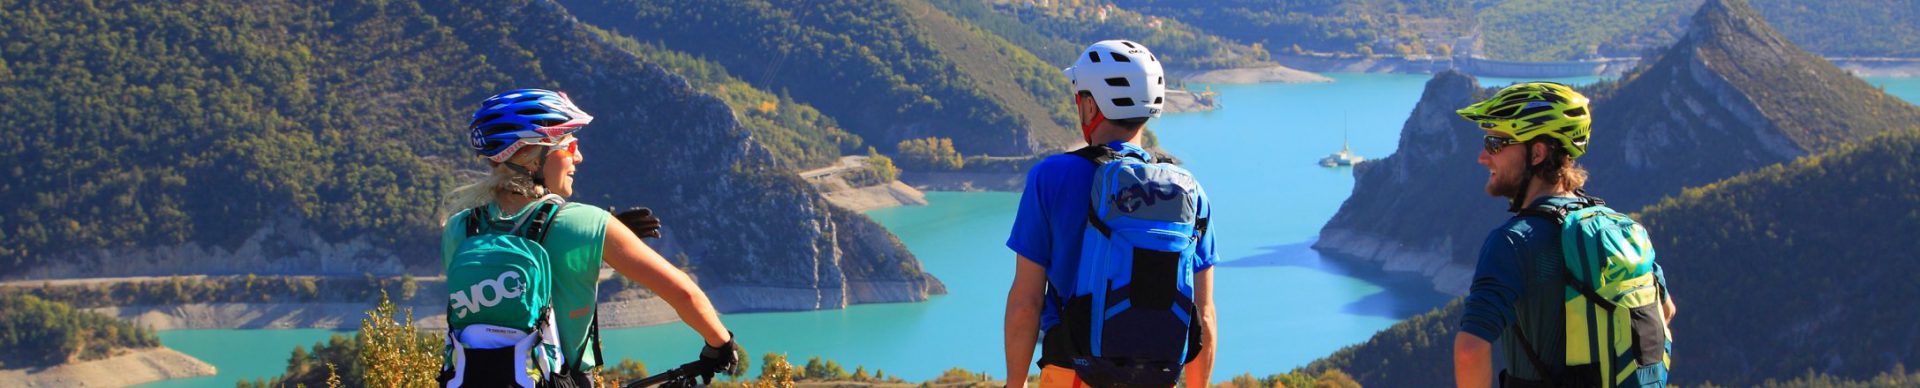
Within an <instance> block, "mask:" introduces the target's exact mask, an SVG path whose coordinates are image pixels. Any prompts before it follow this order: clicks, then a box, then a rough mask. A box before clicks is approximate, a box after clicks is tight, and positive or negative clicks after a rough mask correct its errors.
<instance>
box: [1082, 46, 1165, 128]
mask: <svg viewBox="0 0 1920 388" xmlns="http://www.w3.org/2000/svg"><path fill="white" fill-rule="evenodd" d="M1061 72H1063V73H1066V75H1067V79H1068V80H1070V81H1072V82H1073V93H1074V94H1075V95H1078V94H1080V92H1088V93H1092V94H1093V100H1094V101H1095V102H1097V103H1098V104H1099V106H1100V114H1101V115H1104V116H1106V117H1107V119H1109V120H1124V119H1136V118H1151V117H1160V112H1161V110H1162V109H1161V108H1162V107H1163V106H1165V102H1166V97H1167V78H1166V71H1164V70H1162V69H1161V68H1160V58H1157V57H1154V55H1153V52H1151V51H1147V46H1142V45H1140V44H1139V43H1134V42H1132V41H1126V40H1103V41H1100V42H1099V43H1094V44H1093V45H1092V46H1087V50H1086V52H1085V53H1084V54H1081V55H1080V57H1079V58H1078V59H1077V60H1075V61H1074V62H1073V67H1069V68H1066V69H1065V70H1061Z"/></svg>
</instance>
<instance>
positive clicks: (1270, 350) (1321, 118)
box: [143, 74, 1920, 388]
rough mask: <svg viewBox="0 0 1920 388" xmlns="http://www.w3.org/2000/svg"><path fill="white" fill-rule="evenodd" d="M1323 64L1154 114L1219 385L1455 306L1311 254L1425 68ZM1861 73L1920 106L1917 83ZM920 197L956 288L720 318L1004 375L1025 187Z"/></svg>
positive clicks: (290, 342) (221, 357)
mask: <svg viewBox="0 0 1920 388" xmlns="http://www.w3.org/2000/svg"><path fill="white" fill-rule="evenodd" d="M1328 76H1331V77H1333V78H1335V79H1336V80H1337V81H1338V82H1335V83H1327V84H1261V85H1223V86H1214V87H1213V90H1214V91H1215V92H1219V93H1220V94H1221V101H1222V103H1223V105H1224V109H1221V110H1218V111H1213V112H1202V113H1187V114H1174V115H1168V116H1166V117H1163V118H1161V119H1158V120H1155V121H1154V122H1153V123H1152V124H1151V125H1150V126H1151V127H1152V128H1153V129H1154V131H1155V132H1156V133H1157V134H1158V135H1159V139H1160V141H1161V143H1162V146H1163V147H1164V148H1166V149H1167V150H1169V152H1172V153H1174V154H1175V155H1176V156H1178V157H1179V158H1181V159H1182V160H1184V161H1185V163H1186V165H1187V167H1189V168H1190V169H1192V170H1193V171H1194V173H1195V174H1196V175H1197V176H1198V177H1199V178H1200V180H1201V181H1202V182H1203V184H1204V185H1205V186H1206V188H1207V192H1208V194H1209V195H1210V196H1212V198H1213V200H1214V201H1215V202H1214V204H1215V210H1216V212H1215V214H1216V216H1215V220H1214V225H1215V230H1216V231H1217V232H1218V233H1219V234H1218V238H1219V241H1218V242H1219V249H1220V253H1221V260H1222V264H1221V265H1220V267H1218V268H1217V269H1218V272H1217V273H1216V275H1215V277H1216V283H1217V288H1218V289H1217V290H1216V292H1215V293H1216V298H1217V299H1219V314H1220V320H1221V323H1220V332H1221V333H1220V334H1221V345H1220V349H1219V352H1220V353H1219V357H1218V360H1217V363H1216V366H1215V371H1214V380H1215V381H1224V380H1226V379H1228V378H1231V376H1233V375H1238V374H1241V373H1252V374H1254V375H1260V376H1264V375H1267V374H1271V373H1281V372H1285V371H1287V370H1290V369H1292V368H1294V367H1297V366H1300V365H1303V364H1305V363H1306V362H1308V361H1311V360H1313V359H1316V358H1319V357H1322V356H1325V355H1327V354H1329V353H1332V352H1333V351H1334V350H1337V349H1339V348H1340V347H1343V346H1347V345H1351V344H1354V343H1358V342H1361V341H1365V340H1366V339H1367V338H1368V337H1370V336H1372V334H1373V333H1374V332H1376V331H1379V330H1380V329H1383V328H1386V327H1387V326H1389V325H1392V324H1393V323H1394V322H1397V321H1399V320H1401V319H1405V318H1406V317H1408V316H1411V315H1414V314H1418V313H1420V312H1424V311H1426V310H1428V309H1430V308H1432V307H1435V306H1438V305H1439V304H1441V303H1444V302H1445V301H1446V300H1447V297H1445V296H1442V295H1437V294H1435V293H1433V292H1430V291H1428V286H1427V285H1426V282H1425V280H1423V279H1416V278H1411V277H1407V276H1404V275H1395V274H1382V273H1378V272H1377V271H1369V270H1363V269H1355V268H1348V267H1343V266H1341V265H1338V264H1335V263H1331V262H1328V261H1325V260H1323V259H1322V258H1321V257H1320V256H1319V255H1318V254H1317V253H1316V252H1314V251H1313V250H1311V249H1307V246H1308V245H1309V244H1311V242H1312V239H1313V238H1314V236H1315V235H1316V234H1317V233H1318V232H1319V229H1320V226H1321V225H1322V224H1324V223H1325V222H1326V220H1327V219H1328V218H1330V217H1332V215H1333V213H1334V211H1335V210H1337V209H1338V207H1339V205H1340V203H1341V202H1342V201H1344V200H1345V199H1346V197H1347V195H1348V193H1349V192H1350V191H1351V189H1352V186H1353V178H1352V176H1351V174H1350V171H1348V170H1345V169H1325V168H1321V167H1319V166H1317V165H1315V164H1314V162H1315V161H1317V160H1318V159H1319V158H1320V157H1322V156H1325V155H1326V154H1328V153H1331V152H1333V151H1337V150H1339V148H1340V144H1341V140H1342V128H1346V129H1348V130H1349V131H1348V136H1349V141H1350V142H1351V145H1352V148H1353V151H1354V152H1355V153H1357V154H1360V155H1363V156H1367V157H1370V158H1378V157H1385V156H1387V155H1390V154H1392V153H1393V152H1394V149H1395V147H1396V145H1397V142H1398V140H1399V139H1398V138H1399V132H1400V127H1401V125H1402V124H1403V123H1404V121H1405V120H1406V116H1407V113H1408V112H1409V111H1411V110H1412V108H1413V105H1414V103H1415V102H1416V101H1417V100H1418V99H1419V96H1420V92H1421V90H1422V88H1423V86H1424V84H1425V82H1426V81H1427V79H1428V78H1430V77H1429V76H1426V75H1408V74H1328ZM1593 80H1595V78H1593V77H1585V78H1574V79H1559V80H1555V81H1560V82H1565V83H1587V82H1592V81H1593ZM1513 81H1515V80H1510V79H1482V80H1481V83H1482V84H1483V85H1487V86H1496V85H1504V84H1506V83H1509V82H1513ZM1867 81H1868V82H1869V83H1872V84H1874V85H1878V86H1882V87H1885V88H1886V90H1887V91H1888V92H1889V93H1892V94H1894V95H1897V96H1900V97H1902V98H1904V99H1907V100H1908V101H1920V78H1867ZM1199 87H1200V86H1194V88H1196V89H1198V88H1199ZM1461 167H1462V168H1473V166H1461ZM583 168H594V167H593V166H592V165H588V166H584V167H583ZM928 199H929V200H930V201H931V202H932V204H931V205H928V206H916V207H900V208H891V209H881V210H875V211H872V212H870V213H868V214H869V215H871V216H872V217H874V218H875V219H876V220H878V221H879V222H881V223H882V224H884V225H886V227H887V228H888V229H889V230H891V231H893V232H894V233H895V234H896V235H898V236H899V237H900V238H901V240H903V241H904V242H905V243H906V244H907V246H908V248H909V249H911V250H912V251H913V252H914V254H915V255H917V256H918V257H919V258H920V260H921V261H922V263H923V264H924V265H925V267H926V269H927V271H929V272H931V273H933V274H934V275H935V276H937V277H939V278H940V279H941V280H942V281H944V282H945V283H946V284H947V288H948V289H949V291H950V294H948V295H945V296H937V297H935V298H933V299H932V300H929V301H927V302H921V303H895V304H872V305H857V306H853V307H850V308H847V309H842V310H823V311H805V312H778V313H751V314H728V315H726V316H725V317H724V318H723V320H724V321H725V322H726V323H727V325H728V326H729V327H730V328H731V329H732V330H733V331H734V332H735V333H737V334H738V335H739V338H740V341H741V344H742V345H744V346H745V347H746V348H747V349H748V350H749V351H751V352H752V353H753V355H754V359H753V360H752V362H753V363H754V364H755V367H754V370H756V371H757V370H758V364H759V361H760V360H759V356H760V355H761V354H764V353H766V352H779V353H786V354H787V355H788V358H789V360H792V361H794V362H796V363H803V362H804V361H805V360H806V359H807V358H808V357H811V356H822V357H825V358H828V359H833V360H836V361H838V362H840V363H841V364H842V365H844V366H845V367H846V368H848V369H849V371H851V369H852V368H853V367H854V366H856V365H864V366H866V367H867V369H868V370H869V371H870V372H871V371H873V370H875V369H878V370H882V371H885V372H886V373H887V374H888V375H897V376H901V377H903V378H906V379H908V380H912V381H918V380H924V379H929V378H932V377H934V376H936V375H938V374H939V373H940V372H941V371H943V370H946V369H948V368H953V367H961V368H966V369H969V370H974V371H984V372H987V373H989V374H991V375H993V376H1004V375H1005V371H1004V369H1005V367H1004V365H1005V362H1004V361H1003V353H1002V350H1001V345H1000V344H1001V342H1002V341H1001V338H1002V337H1001V322H1002V316H1003V311H1004V305H1005V298H1006V292H1007V286H1008V284H1009V282H1010V281H1011V279H1012V273H1013V267H1014V264H1015V262H1014V261H1013V260H1014V257H1013V253H1012V252H1011V251H1009V250H1007V249H1006V247H1005V246H1004V242H1005V240H1006V237H1007V236H1006V235H1007V230H1008V228H1009V226H1010V225H1011V224H1012V219H1013V213H1014V208H1015V204H1016V202H1017V201H1018V199H1019V194H1018V193H950V192H934V193H928ZM332 333H334V332H331V331H326V330H310V329H303V330H175V331H165V332H161V333H160V339H161V342H162V343H164V344H165V345H166V346H169V347H172V348H174V349H178V350H180V351H182V352H185V353H187V354H189V355H193V356H194V357H199V358H200V359H202V360H205V361H207V362H209V363H212V364H214V365H215V366H217V367H218V368H219V369H220V374H219V375H217V376H213V377H203V378H196V379H182V380H173V381H165V382H160V383H154V384H148V385H144V386H143V387H168V388H171V387H230V386H232V385H233V382H234V381H238V380H241V379H249V380H250V379H254V378H264V377H270V376H273V375H277V374H279V373H281V371H282V370H283V369H285V367H286V358H287V355H288V354H289V353H290V352H291V351H292V349H293V347H294V346H311V345H312V344H313V343H315V342H319V341H323V340H325V339H326V337H327V336H329V335H331V334H332ZM602 334H603V336H604V337H605V339H606V341H607V347H606V353H607V356H608V358H610V359H619V358H623V357H626V358H634V359H637V360H640V361H643V362H645V363H647V365H648V366H649V367H650V369H651V370H654V371H659V370H663V369H664V368H667V367H669V366H672V365H678V364H680V363H684V362H687V361H691V360H692V359H693V358H694V356H695V352H696V351H697V349H698V346H699V340H698V338H697V336H696V335H694V334H693V331H692V330H690V329H687V328H686V326H684V325H681V324H678V323H675V324H667V325H659V326H651V327H641V328H630V329H616V330H607V331H605V332H603V333H602Z"/></svg>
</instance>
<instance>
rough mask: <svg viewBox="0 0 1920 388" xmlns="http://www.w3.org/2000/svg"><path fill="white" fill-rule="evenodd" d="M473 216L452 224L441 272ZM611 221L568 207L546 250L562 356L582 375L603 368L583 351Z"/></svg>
mask: <svg viewBox="0 0 1920 388" xmlns="http://www.w3.org/2000/svg"><path fill="white" fill-rule="evenodd" d="M537 205H539V202H534V203H532V204H531V205H529V206H527V207H525V208H522V209H519V210H517V211H515V212H514V213H513V216H512V218H513V219H514V220H515V221H518V220H519V219H520V218H523V217H526V216H527V215H528V214H531V210H533V209H535V208H538V207H539V206H537ZM487 207H488V209H487V211H488V213H491V214H496V215H497V214H504V213H505V212H502V211H500V207H499V205H498V204H489V205H487ZM469 211H471V210H463V211H461V212H460V213H459V214H454V215H453V217H452V218H449V219H447V226H446V230H444V231H443V232H442V233H441V235H440V267H441V268H446V266H447V264H448V263H450V262H452V260H453V254H454V250H456V249H458V248H459V246H460V241H461V240H464V239H466V230H467V225H466V219H467V212H469ZM610 216H611V215H610V214H608V213H607V211H606V210H605V209H601V208H599V207H594V206H589V205H586V204H580V203H572V202H569V203H567V205H566V206H565V207H562V208H560V212H559V213H558V214H555V215H554V217H553V221H552V222H551V224H550V226H549V229H548V230H549V231H548V232H547V239H546V241H545V242H544V243H542V244H541V246H543V247H545V248H546V249H547V256H548V258H549V260H550V261H551V262H552V263H551V268H553V276H551V277H550V279H552V283H553V312H554V315H555V317H554V320H555V322H556V323H557V325H559V331H560V343H561V345H562V350H563V351H564V353H562V354H564V355H565V356H566V357H567V361H568V362H579V363H580V367H581V369H582V370H585V369H588V368H591V367H593V366H596V365H600V360H595V359H592V357H593V355H592V353H591V352H585V351H584V350H586V349H587V347H588V346H590V345H591V344H588V343H587V327H588V326H589V325H591V324H592V323H593V314H594V313H595V311H594V303H595V301H597V300H598V295H597V293H598V291H599V288H598V287H597V286H598V285H599V282H600V263H601V259H600V257H601V253H602V250H603V249H604V247H605V246H606V236H607V220H608V219H610V218H611V217H610ZM583 357H584V358H583Z"/></svg>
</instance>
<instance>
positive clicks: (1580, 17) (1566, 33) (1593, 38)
mask: <svg viewBox="0 0 1920 388" xmlns="http://www.w3.org/2000/svg"><path fill="white" fill-rule="evenodd" d="M1699 4H1700V2H1699V1H1675V0H1603V1H1593V0H1549V1H1536V0H1504V1H1499V2H1497V3H1496V4H1493V5H1491V6H1488V7H1485V8H1481V9H1480V11H1479V15H1478V18H1477V19H1478V21H1479V23H1480V34H1481V35H1480V40H1481V44H1482V45H1483V46H1484V47H1485V51H1484V52H1481V53H1480V54H1481V55H1482V56H1485V57H1488V58H1494V59H1503V60H1518V61H1559V60H1570V59H1584V58H1592V57H1603V56H1604V57H1624V56H1636V55H1640V54H1641V53H1642V52H1644V51H1646V50H1649V49H1652V48H1655V47H1659V46H1664V45H1667V44H1672V42H1673V41H1674V39H1675V38H1676V37H1678V36H1679V34H1681V33H1682V32H1684V31H1683V30H1681V29H1680V28H1679V27H1680V26H1679V22H1680V21H1681V20H1682V18H1683V17H1684V16H1685V15H1688V14H1691V13H1692V12H1693V10H1694V9H1696V8H1698V6H1699ZM1654 26H1659V28H1650V27H1654Z"/></svg>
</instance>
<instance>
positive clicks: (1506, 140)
mask: <svg viewBox="0 0 1920 388" xmlns="http://www.w3.org/2000/svg"><path fill="white" fill-rule="evenodd" d="M1480 142H1481V144H1480V146H1481V147H1484V148H1485V149H1486V150H1487V153H1488V154H1492V153H1496V152H1500V148H1501V147H1506V146H1509V145H1514V144H1520V143H1522V142H1521V141H1519V140H1515V139H1513V138H1510V137H1500V136H1494V135H1487V136H1486V137H1484V138H1481V139H1480Z"/></svg>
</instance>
